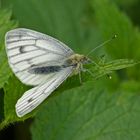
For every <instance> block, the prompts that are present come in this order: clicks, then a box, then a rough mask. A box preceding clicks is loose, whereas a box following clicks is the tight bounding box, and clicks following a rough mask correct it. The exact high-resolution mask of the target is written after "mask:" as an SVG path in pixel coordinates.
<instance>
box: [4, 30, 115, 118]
mask: <svg viewBox="0 0 140 140" xmlns="http://www.w3.org/2000/svg"><path fill="white" fill-rule="evenodd" d="M114 38H116V35H115V36H113V37H112V38H111V39H109V40H107V41H105V42H104V43H102V44H101V45H99V46H97V47H95V48H94V49H92V50H91V51H90V52H89V53H88V54H87V55H86V56H85V55H81V54H77V53H75V52H74V51H73V50H72V49H70V48H69V47H68V46H67V45H65V44H64V43H62V42H60V41H59V40H57V39H55V38H53V37H51V36H48V35H45V34H43V33H39V32H37V31H33V30H30V29H25V28H17V29H13V30H11V31H8V32H7V33H6V35H5V46H6V53H7V56H8V62H9V65H10V67H11V69H12V70H13V72H14V74H15V75H16V77H17V78H18V79H19V80H20V81H21V82H22V83H24V84H26V85H31V86H34V87H33V88H32V89H30V90H28V91H26V92H25V93H24V94H23V95H22V97H21V98H20V99H19V100H18V101H17V103H16V105H15V109H16V114H17V116H18V117H22V116H24V115H26V114H28V113H29V112H31V111H32V110H33V109H35V108H36V107H37V106H38V105H39V104H41V103H42V102H43V101H44V100H45V99H46V98H47V97H48V96H49V95H50V94H51V93H52V92H53V91H54V90H55V89H56V88H57V87H58V86H59V85H60V84H61V83H62V82H63V81H64V80H66V79H67V77H69V76H71V75H74V74H79V78H80V82H81V71H84V72H85V71H87V72H88V73H89V74H91V75H92V73H91V72H90V70H88V69H85V68H83V64H88V63H94V64H95V65H97V64H96V63H95V62H94V61H92V60H91V59H89V58H88V56H89V54H90V53H92V52H93V51H94V50H95V49H97V48H99V47H101V46H103V45H105V44H106V43H108V42H109V41H111V40H112V39H114Z"/></svg>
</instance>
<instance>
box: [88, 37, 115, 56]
mask: <svg viewBox="0 0 140 140" xmlns="http://www.w3.org/2000/svg"><path fill="white" fill-rule="evenodd" d="M116 37H117V35H114V36H113V37H111V38H110V39H108V40H106V41H105V42H103V43H102V44H100V45H99V46H97V47H95V48H94V49H92V50H91V51H90V52H89V53H88V54H87V56H89V55H90V54H91V53H92V52H94V51H95V50H96V49H98V48H100V47H102V46H104V45H105V44H107V43H108V42H110V41H112V40H113V39H115V38H116Z"/></svg>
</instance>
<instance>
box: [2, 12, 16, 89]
mask: <svg viewBox="0 0 140 140" xmlns="http://www.w3.org/2000/svg"><path fill="white" fill-rule="evenodd" d="M10 18H11V11H10V10H0V19H1V20H0V88H2V87H3V85H4V84H5V83H6V82H7V80H8V78H9V77H10V75H12V73H11V70H10V68H9V66H8V63H7V56H6V53H5V44H4V37H5V33H6V32H7V31H8V30H10V29H12V28H15V27H16V26H17V23H16V22H15V21H11V20H10Z"/></svg>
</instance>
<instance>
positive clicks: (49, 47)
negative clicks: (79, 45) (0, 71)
mask: <svg viewBox="0 0 140 140" xmlns="http://www.w3.org/2000/svg"><path fill="white" fill-rule="evenodd" d="M5 40H6V42H5V43H6V51H7V55H8V58H9V64H10V66H11V68H12V70H13V71H14V73H15V75H16V76H17V77H18V78H19V79H20V80H21V81H22V82H23V83H24V84H27V85H39V84H40V83H42V82H44V81H46V80H47V79H48V78H49V77H50V74H49V75H47V74H46V75H43V76H42V75H41V74H40V75H39V74H38V75H36V74H33V73H29V69H31V68H32V67H40V66H44V65H45V66H51V65H52V64H53V65H54V66H55V65H62V64H63V62H64V60H66V58H68V57H69V56H70V55H72V54H73V51H72V50H71V49H70V48H68V47H67V46H66V45H65V44H63V43H62V42H60V41H58V40H56V39H54V38H53V37H50V36H48V35H45V34H42V33H39V32H36V31H32V30H29V29H23V28H19V29H14V30H11V31H9V32H8V33H7V34H6V39H5Z"/></svg>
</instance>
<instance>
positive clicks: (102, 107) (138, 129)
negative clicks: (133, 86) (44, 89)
mask: <svg viewBox="0 0 140 140" xmlns="http://www.w3.org/2000/svg"><path fill="white" fill-rule="evenodd" d="M105 83H106V81H102V82H101V81H96V82H87V83H86V84H84V85H83V86H81V87H79V88H76V89H71V90H68V91H65V92H63V93H61V95H59V96H55V97H53V98H50V99H48V101H47V103H46V104H45V105H44V106H43V107H42V109H41V110H40V111H39V112H38V114H37V115H36V119H35V122H34V124H33V126H32V129H31V130H32V135H33V136H32V138H33V140H38V139H39V140H45V139H49V140H51V139H53V140H58V139H61V140H66V139H67V140H69V139H72V140H95V139H96V140H107V139H114V140H120V139H122V140H125V139H127V140H128V139H135V140H138V139H139V138H140V136H139V133H140V121H139V117H140V108H139V105H140V97H139V95H138V94H131V95H130V96H129V98H128V100H125V102H120V98H121V96H122V95H121V93H120V92H117V89H116V93H113V94H110V93H109V91H108V90H107V85H106V84H105ZM121 92H125V91H123V90H121ZM124 98H125V97H124Z"/></svg>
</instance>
